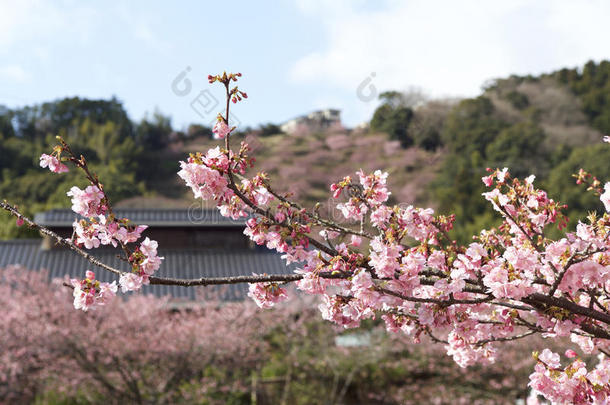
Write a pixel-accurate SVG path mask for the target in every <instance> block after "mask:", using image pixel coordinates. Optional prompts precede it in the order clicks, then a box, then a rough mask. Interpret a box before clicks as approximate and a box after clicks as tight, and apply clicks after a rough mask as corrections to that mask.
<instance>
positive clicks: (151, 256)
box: [41, 154, 163, 311]
mask: <svg viewBox="0 0 610 405" xmlns="http://www.w3.org/2000/svg"><path fill="white" fill-rule="evenodd" d="M56 160H57V158H56V157H55V156H49V155H45V154H43V155H42V156H41V166H43V162H44V164H45V165H49V167H50V168H51V170H52V171H55V172H62V171H67V168H66V169H65V170H64V169H62V168H61V167H59V166H58V162H57V161H56ZM51 165H53V167H51ZM43 167H44V166H43ZM54 169H56V170H54ZM66 194H67V195H68V196H69V197H71V202H72V210H73V211H74V212H75V213H77V214H79V215H80V216H81V217H83V218H82V219H77V220H75V221H74V223H73V228H74V235H75V239H74V243H75V244H76V245H77V246H80V247H84V248H86V249H94V248H98V247H100V246H110V245H111V246H112V247H115V248H116V247H119V246H120V247H121V248H122V249H123V250H124V251H125V252H129V248H128V246H127V245H128V244H130V243H135V242H137V241H138V240H140V238H141V236H142V232H143V231H145V230H146V229H147V228H148V227H147V226H146V225H132V224H131V223H130V222H129V220H128V219H126V218H116V217H115V215H114V214H113V213H112V211H111V209H110V206H109V203H108V198H107V197H106V195H105V194H104V192H103V189H102V186H101V184H99V183H97V182H94V181H91V185H89V186H87V187H86V188H85V189H84V190H82V189H80V188H78V187H76V186H74V187H72V188H71V189H70V191H68V192H67V193H66ZM157 248H158V244H157V242H156V241H154V240H150V239H149V238H148V237H146V238H145V239H144V240H143V241H141V242H140V244H139V246H138V247H137V248H135V250H134V251H133V252H130V254H129V256H128V257H126V258H125V259H126V260H127V261H128V262H129V264H130V266H131V271H130V272H126V273H121V275H120V278H119V284H120V287H121V291H122V292H127V291H137V290H139V289H140V288H141V287H142V285H143V284H148V282H149V278H150V276H151V275H153V274H154V272H155V271H156V270H158V269H159V267H160V265H161V261H162V260H163V257H160V256H158V255H157ZM71 284H72V286H73V287H74V307H75V308H76V309H82V310H83V311H87V310H88V309H90V308H94V307H96V306H100V305H104V304H105V303H106V302H108V301H109V300H110V299H112V298H113V297H114V296H115V294H116V292H117V288H118V287H117V285H116V282H113V283H112V284H108V283H100V282H99V281H98V280H95V275H94V273H93V272H91V271H87V273H86V276H85V279H83V280H80V281H79V280H75V279H73V280H71Z"/></svg>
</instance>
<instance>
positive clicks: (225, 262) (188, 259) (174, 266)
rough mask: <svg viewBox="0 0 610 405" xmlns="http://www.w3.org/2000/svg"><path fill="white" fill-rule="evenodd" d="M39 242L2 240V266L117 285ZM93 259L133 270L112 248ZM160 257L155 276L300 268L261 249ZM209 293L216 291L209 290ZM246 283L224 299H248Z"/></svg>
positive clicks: (189, 293)
mask: <svg viewBox="0 0 610 405" xmlns="http://www.w3.org/2000/svg"><path fill="white" fill-rule="evenodd" d="M40 247H41V241H40V239H17V240H9V241H0V267H5V266H7V265H11V264H20V265H22V266H23V267H25V268H27V269H32V270H40V269H46V270H47V271H48V272H49V276H50V278H63V277H64V276H65V275H68V276H69V277H74V278H82V277H84V274H85V270H87V269H91V270H93V271H95V274H96V277H98V278H99V280H101V281H108V282H110V281H112V280H114V279H115V278H114V277H115V276H114V275H113V274H111V273H109V272H107V271H104V270H102V269H99V268H96V267H95V266H93V265H92V264H91V263H89V262H88V261H86V260H85V259H84V258H83V257H81V256H79V255H77V254H76V253H74V252H72V251H70V250H68V249H64V248H54V249H50V250H42V249H41V248H40ZM91 253H92V255H93V256H95V257H97V258H99V259H101V260H102V261H103V262H104V263H107V264H109V265H111V266H113V267H118V268H120V269H123V270H128V266H127V264H126V263H125V262H123V261H121V260H119V259H118V258H117V257H116V254H117V251H116V250H113V249H94V250H91ZM159 256H164V257H165V260H164V261H163V263H162V265H161V268H160V269H159V270H158V272H157V273H156V275H158V276H160V277H171V278H195V277H204V276H208V277H227V276H238V275H250V274H252V273H253V272H254V273H267V274H289V273H292V271H293V270H294V268H295V266H286V264H285V262H284V260H282V259H281V257H280V255H279V254H276V253H273V252H268V251H264V250H261V249H253V250H248V249H240V250H216V249H163V248H162V247H160V248H159ZM206 288H207V289H208V290H209V289H210V288H211V287H206ZM247 290H248V286H247V284H233V285H229V286H224V287H223V290H222V293H221V295H222V298H223V299H225V300H239V299H243V298H244V297H245V295H246V293H247ZM195 291H196V290H195V289H194V288H186V287H179V286H162V285H148V286H144V287H143V293H145V294H154V295H156V296H166V295H170V296H172V297H173V298H179V299H189V300H193V299H195V298H196V292H195Z"/></svg>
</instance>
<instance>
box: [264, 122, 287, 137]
mask: <svg viewBox="0 0 610 405" xmlns="http://www.w3.org/2000/svg"><path fill="white" fill-rule="evenodd" d="M259 130H260V133H259V136H273V135H277V134H281V133H283V131H282V129H281V128H280V126H279V125H277V124H273V123H271V122H268V123H267V124H261V125H260V127H259Z"/></svg>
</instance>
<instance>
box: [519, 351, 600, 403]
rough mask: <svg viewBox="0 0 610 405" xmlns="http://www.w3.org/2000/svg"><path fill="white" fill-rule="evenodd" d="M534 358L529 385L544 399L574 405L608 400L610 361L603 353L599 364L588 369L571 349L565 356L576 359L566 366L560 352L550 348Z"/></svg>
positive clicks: (535, 354)
mask: <svg viewBox="0 0 610 405" xmlns="http://www.w3.org/2000/svg"><path fill="white" fill-rule="evenodd" d="M534 357H535V358H536V360H537V364H536V366H535V371H534V373H532V374H531V375H530V383H529V385H530V386H531V387H532V389H533V391H534V392H537V393H539V394H541V395H543V396H544V397H545V398H546V399H548V400H550V401H552V402H554V403H566V404H567V403H570V404H576V405H582V404H591V403H593V404H607V403H608V401H610V360H608V359H607V358H606V356H605V355H604V354H601V355H600V356H599V357H600V359H599V363H598V364H597V366H596V367H595V368H594V369H593V370H591V371H588V370H587V365H586V364H585V362H584V361H582V360H580V359H578V358H577V354H576V352H574V351H573V350H567V351H566V357H568V358H575V360H573V361H572V363H570V364H569V365H568V366H566V367H561V361H560V356H559V354H558V353H553V352H552V351H550V350H549V349H544V350H543V351H542V353H540V354H538V353H534Z"/></svg>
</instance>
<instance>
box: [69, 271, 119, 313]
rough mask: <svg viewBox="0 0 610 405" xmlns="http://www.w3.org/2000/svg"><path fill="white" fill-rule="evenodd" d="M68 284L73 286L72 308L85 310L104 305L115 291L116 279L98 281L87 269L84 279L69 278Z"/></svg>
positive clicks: (113, 295)
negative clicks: (107, 281)
mask: <svg viewBox="0 0 610 405" xmlns="http://www.w3.org/2000/svg"><path fill="white" fill-rule="evenodd" d="M70 284H72V287H74V294H73V295H74V308H76V309H82V310H83V311H85V312H87V311H88V310H89V309H90V308H95V307H97V306H101V305H105V304H106V303H108V302H109V301H110V300H111V299H112V298H114V297H115V295H116V292H117V285H116V281H113V282H112V283H100V282H99V280H96V279H95V273H93V272H92V271H91V270H87V272H86V273H85V279H84V280H77V279H71V280H70Z"/></svg>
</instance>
